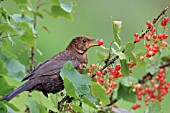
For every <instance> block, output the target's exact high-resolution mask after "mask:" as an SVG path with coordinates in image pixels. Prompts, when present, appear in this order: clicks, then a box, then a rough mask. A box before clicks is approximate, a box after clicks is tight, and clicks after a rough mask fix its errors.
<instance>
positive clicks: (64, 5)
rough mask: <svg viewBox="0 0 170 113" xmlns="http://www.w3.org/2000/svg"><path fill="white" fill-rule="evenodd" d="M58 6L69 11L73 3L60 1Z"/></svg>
mask: <svg viewBox="0 0 170 113" xmlns="http://www.w3.org/2000/svg"><path fill="white" fill-rule="evenodd" d="M60 6H61V8H62V9H63V10H64V11H66V12H68V13H71V11H72V7H73V4H72V3H68V4H63V3H61V4H60Z"/></svg>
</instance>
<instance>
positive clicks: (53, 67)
mask: <svg viewBox="0 0 170 113" xmlns="http://www.w3.org/2000/svg"><path fill="white" fill-rule="evenodd" d="M94 40H95V39H92V38H90V37H87V36H80V37H76V38H74V39H73V40H72V41H71V42H70V44H69V45H68V46H67V48H66V50H64V51H62V52H60V53H59V54H57V55H55V56H53V57H51V58H50V59H48V60H46V61H45V62H43V63H41V64H40V65H38V66H37V67H36V68H35V69H34V70H33V71H31V72H30V73H29V75H28V76H26V77H25V78H23V80H22V81H25V80H28V81H27V82H26V83H25V84H23V85H22V86H20V87H19V88H17V89H15V90H14V91H13V92H11V93H9V94H8V95H6V96H5V97H3V98H2V99H1V100H11V99H12V98H14V97H15V96H17V95H18V94H19V93H21V92H23V91H32V90H39V91H42V92H43V94H44V95H45V96H48V93H56V92H59V91H61V90H63V89H64V85H63V81H62V79H61V77H60V75H59V74H60V70H61V69H62V67H63V65H64V64H65V63H66V62H67V61H71V62H72V65H73V66H74V67H75V69H77V70H78V71H79V72H81V71H82V69H83V68H85V67H86V65H87V62H88V60H87V50H88V49H89V48H90V47H92V46H98V44H91V42H93V41H94Z"/></svg>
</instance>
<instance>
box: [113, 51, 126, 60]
mask: <svg viewBox="0 0 170 113" xmlns="http://www.w3.org/2000/svg"><path fill="white" fill-rule="evenodd" d="M115 54H116V55H118V56H119V58H120V60H123V59H126V56H125V54H124V53H122V52H121V51H118V52H115Z"/></svg>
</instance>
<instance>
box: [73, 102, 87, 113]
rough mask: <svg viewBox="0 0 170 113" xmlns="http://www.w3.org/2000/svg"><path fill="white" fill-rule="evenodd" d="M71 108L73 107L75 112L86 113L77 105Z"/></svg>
mask: <svg viewBox="0 0 170 113" xmlns="http://www.w3.org/2000/svg"><path fill="white" fill-rule="evenodd" d="M70 106H71V107H72V109H73V110H75V111H77V112H78V113H84V111H83V108H82V107H80V106H77V105H75V104H71V105H70Z"/></svg>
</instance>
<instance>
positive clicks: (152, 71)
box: [147, 66, 159, 75]
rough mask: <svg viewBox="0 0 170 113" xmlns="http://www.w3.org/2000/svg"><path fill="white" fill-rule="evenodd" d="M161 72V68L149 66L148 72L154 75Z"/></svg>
mask: <svg viewBox="0 0 170 113" xmlns="http://www.w3.org/2000/svg"><path fill="white" fill-rule="evenodd" d="M158 70H159V66H148V67H147V71H148V72H149V73H151V74H152V75H153V74H154V73H156V72H157V71H158Z"/></svg>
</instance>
